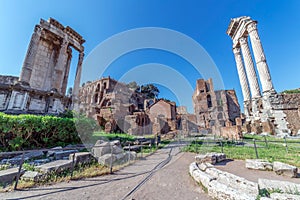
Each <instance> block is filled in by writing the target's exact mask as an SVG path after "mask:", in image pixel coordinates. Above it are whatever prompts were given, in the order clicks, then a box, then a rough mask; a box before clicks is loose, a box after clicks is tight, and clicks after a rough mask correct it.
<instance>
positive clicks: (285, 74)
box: [0, 0, 300, 111]
mask: <svg viewBox="0 0 300 200" xmlns="http://www.w3.org/2000/svg"><path fill="white" fill-rule="evenodd" d="M299 10H300V1H297V0H295V1H238V0H236V1H234V0H228V1H220V0H211V1H197V0H195V1H176V0H165V1H160V0H151V1H150V0H149V1H139V0H136V1H133V0H132V1H129V0H124V1H121V0H120V1H113V0H110V1H77V0H66V1H61V0H60V1H59V0H52V1H38V0H36V1H34V0H26V1H21V0H19V1H14V0H1V1H0V27H1V31H0V44H1V48H0V74H3V75H4V74H5V75H15V76H18V75H19V73H20V70H21V66H22V63H23V60H24V57H25V54H26V50H27V46H28V43H29V41H30V37H31V34H32V32H33V29H34V25H35V24H38V23H39V20H40V18H43V19H48V18H49V17H53V18H55V19H57V20H58V21H59V22H61V23H62V24H63V25H65V26H66V25H68V26H70V27H72V28H73V29H74V30H76V31H77V32H78V33H80V34H81V35H82V36H83V37H84V39H85V40H86V43H85V44H84V46H85V54H86V57H85V58H88V55H89V53H90V52H92V50H93V49H94V48H95V47H96V46H97V45H99V44H100V43H101V42H103V41H105V40H106V39H108V38H110V37H112V36H113V35H115V34H118V33H120V32H123V31H126V30H130V29H134V28H142V27H161V28H167V29H171V30H175V31H178V32H180V33H182V34H185V35H186V36H188V37H190V38H192V39H193V40H195V41H196V42H198V43H199V44H200V45H202V47H203V48H204V49H205V50H206V51H207V53H208V54H209V55H210V57H211V58H212V60H213V61H214V63H215V64H216V66H217V68H218V70H219V72H220V74H221V77H222V79H223V82H224V86H225V88H226V89H235V90H236V92H237V95H238V98H239V101H240V103H241V102H242V94H241V89H240V85H239V80H238V75H237V71H236V66H235V61H234V57H233V53H232V49H231V47H232V41H231V39H230V38H229V37H228V36H227V35H226V29H227V27H228V24H229V22H230V19H231V18H234V17H239V16H244V15H248V16H251V17H252V18H253V19H255V20H257V21H258V30H259V34H260V37H261V40H262V43H263V48H264V50H265V54H266V58H267V62H268V65H269V68H270V71H271V76H272V79H273V83H274V86H275V89H276V90H277V91H279V92H280V91H282V90H285V89H294V88H299V87H300V86H299V85H300V84H299V83H300V80H299V74H300V60H299V57H300V39H299V35H300V26H299V25H300V12H299ZM178 45H180V44H178ZM100 57H101V55H100ZM73 58H75V59H73V62H72V69H71V78H70V81H69V82H70V85H71V84H72V82H73V79H74V78H73V77H74V71H75V65H76V62H77V61H76V58H77V55H76V53H75V55H74V56H73ZM146 63H160V64H163V65H167V66H169V67H171V68H173V69H175V70H177V71H178V72H179V73H180V74H182V75H183V76H184V77H185V78H186V79H187V80H188V81H189V82H190V84H191V85H192V87H195V81H196V79H198V78H201V75H199V74H198V73H197V72H196V71H195V70H194V69H193V66H192V65H191V64H190V63H189V62H187V61H186V60H184V59H183V58H181V57H180V56H178V55H175V54H173V53H172V52H166V51H162V50H157V49H141V50H137V51H132V52H130V53H128V54H125V55H122V56H120V58H118V59H117V60H115V61H114V62H113V63H111V65H110V66H109V67H108V68H107V70H106V72H105V74H104V75H110V76H111V77H113V78H116V79H119V78H120V77H121V76H122V75H123V74H124V73H126V71H129V70H130V69H131V68H133V67H136V66H139V65H143V64H146ZM97 67H98V66H95V68H97ZM95 70H96V69H95ZM157 73H159V71H158V72H157ZM99 76H100V75H99ZM144 76H145V77H146V76H147V74H144ZM166 76H167V75H166ZM169 78H170V77H169ZM171 78H172V77H171ZM171 78H170V82H172V83H173V84H175V85H176V80H172V79H171ZM172 92H173V93H174V91H170V90H168V89H167V88H166V87H162V88H161V96H162V97H166V98H170V99H174V98H175V96H176V94H175V95H174V94H172ZM175 93H176V92H175ZM190 95H191V94H190V93H187V95H186V96H187V97H188V98H190ZM179 98H182V97H179ZM190 100H191V98H190ZM177 101H178V99H177ZM187 106H188V107H189V110H190V111H192V109H191V108H192V104H191V101H190V104H189V105H187Z"/></svg>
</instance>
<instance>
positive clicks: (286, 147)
mask: <svg viewBox="0 0 300 200" xmlns="http://www.w3.org/2000/svg"><path fill="white" fill-rule="evenodd" d="M284 146H285V150H286V152H287V153H288V152H289V149H288V145H287V142H286V136H284Z"/></svg>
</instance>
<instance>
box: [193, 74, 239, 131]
mask: <svg viewBox="0 0 300 200" xmlns="http://www.w3.org/2000/svg"><path fill="white" fill-rule="evenodd" d="M193 105H194V112H195V115H196V119H197V125H198V126H199V129H200V131H201V130H205V131H208V132H212V133H214V134H217V135H222V130H223V127H231V126H235V125H236V124H237V122H236V121H237V120H238V121H240V120H241V119H240V117H241V113H240V106H239V103H238V100H237V97H236V93H235V91H234V90H216V91H215V90H214V86H213V82H212V79H208V80H207V81H205V80H204V79H198V80H197V83H196V89H195V92H194V94H193ZM239 124H240V123H238V125H239ZM223 131H225V129H224V130H223ZM238 134H240V131H239V133H238Z"/></svg>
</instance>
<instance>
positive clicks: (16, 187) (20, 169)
mask: <svg viewBox="0 0 300 200" xmlns="http://www.w3.org/2000/svg"><path fill="white" fill-rule="evenodd" d="M24 155H25V152H23V154H22V158H21V161H20V166H19V171H18V175H17V177H16V183H15V187H14V190H17V189H18V183H19V179H20V176H21V171H22V166H23V163H24Z"/></svg>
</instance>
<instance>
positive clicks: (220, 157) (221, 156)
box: [216, 153, 226, 163]
mask: <svg viewBox="0 0 300 200" xmlns="http://www.w3.org/2000/svg"><path fill="white" fill-rule="evenodd" d="M216 157H217V163H219V162H222V161H224V160H226V154H225V153H217V154H216Z"/></svg>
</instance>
